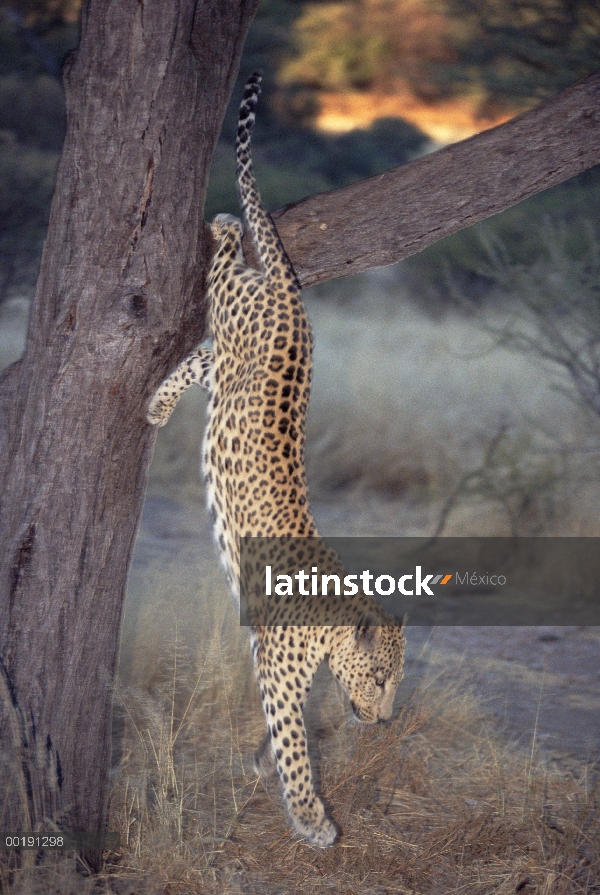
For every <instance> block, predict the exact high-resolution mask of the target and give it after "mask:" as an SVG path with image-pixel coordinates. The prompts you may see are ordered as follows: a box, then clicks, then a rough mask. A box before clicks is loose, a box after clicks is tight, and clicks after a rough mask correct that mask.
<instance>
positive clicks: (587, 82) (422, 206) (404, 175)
mask: <svg viewBox="0 0 600 895" xmlns="http://www.w3.org/2000/svg"><path fill="white" fill-rule="evenodd" d="M599 163H600V71H598V72H595V73H594V74H592V75H589V76H588V77H587V78H584V79H583V80H581V81H578V82H577V83H576V84H574V85H572V86H571V87H568V88H567V89H566V90H563V91H562V92H561V93H559V94H558V95H557V96H555V97H553V98H552V99H550V100H548V101H547V102H545V103H543V104H542V105H540V106H538V107H537V108H535V109H533V110H532V111H530V112H525V113H524V114H523V115H520V116H519V117H517V118H513V119H512V121H509V122H507V123H506V124H502V125H500V126H499V127H495V128H493V129H492V130H488V131H484V132H483V133H481V134H477V136H475V137H471V138H470V139H468V140H463V141H462V142H460V143H455V144H453V145H451V146H447V147H445V148H444V149H440V150H439V151H438V152H435V153H432V154H431V155H428V156H425V157H424V158H420V159H418V160H417V161H414V162H411V163H410V164H408V165H402V166H401V167H399V168H393V169H392V170H390V171H386V172H385V173H384V174H379V175H377V176H376V177H371V178H369V179H368V180H363V181H360V183H355V184H352V185H351V186H347V187H344V188H343V189H340V190H334V191H332V192H329V193H320V194H318V195H316V196H311V197H309V198H308V199H304V200H302V201H301V202H297V203H296V204H294V205H289V206H286V207H285V208H282V209H280V210H279V211H276V212H274V214H273V219H274V220H275V222H276V224H277V229H278V230H279V234H280V236H281V239H282V240H283V243H284V245H285V248H286V250H287V252H288V254H289V256H290V259H291V261H292V263H293V265H294V267H295V268H296V273H297V274H298V277H299V279H300V282H301V283H302V285H303V286H312V285H314V284H315V283H320V282H322V281H324V280H329V279H333V278H335V277H342V276H346V275H348V274H352V273H359V272H360V271H363V270H369V269H370V268H372V267H382V266H384V265H386V264H393V263H394V262H396V261H401V260H402V259H403V258H407V257H408V256H409V255H413V254H415V253H416V252H420V251H421V250H422V249H424V248H426V247H427V246H429V245H432V243H434V242H437V241H438V240H440V239H443V238H444V237H445V236H449V235H450V234H451V233H456V231H457V230H462V229H463V228H464V227H469V226H470V225H471V224H474V223H476V222H477V221H482V220H485V218H488V217H491V216H492V215H494V214H497V213H498V212H499V211H504V210H505V209H506V208H509V207H510V206H511V205H516V203H517V202H521V201H522V200H523V199H527V198H528V197H529V196H533V195H534V194H535V193H539V192H541V191H542V190H546V189H548V188H549V187H552V186H556V185H557V184H559V183H562V182H563V181H564V180H567V179H568V178H569V177H573V176H575V175H576V174H580V173H581V172H582V171H585V170H586V169H588V168H591V167H593V166H594V165H597V164H599ZM251 254H252V253H251V251H250V250H249V255H251Z"/></svg>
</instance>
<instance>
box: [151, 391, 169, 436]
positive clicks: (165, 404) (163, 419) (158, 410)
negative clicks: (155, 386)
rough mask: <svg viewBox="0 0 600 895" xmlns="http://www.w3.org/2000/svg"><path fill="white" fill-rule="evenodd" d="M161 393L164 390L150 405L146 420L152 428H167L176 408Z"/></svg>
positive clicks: (158, 392)
mask: <svg viewBox="0 0 600 895" xmlns="http://www.w3.org/2000/svg"><path fill="white" fill-rule="evenodd" d="M161 392H162V389H159V390H158V391H157V392H156V394H155V395H154V397H153V398H152V400H151V401H150V404H149V405H148V412H147V414H146V419H147V420H148V422H149V423H150V425H151V426H158V427H160V426H165V425H166V424H167V423H168V422H169V417H170V416H171V414H172V413H173V408H174V407H175V404H174V403H173V402H170V401H169V400H168V399H167V398H166V396H165V395H163V394H161Z"/></svg>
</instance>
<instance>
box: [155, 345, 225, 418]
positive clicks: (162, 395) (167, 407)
mask: <svg viewBox="0 0 600 895" xmlns="http://www.w3.org/2000/svg"><path fill="white" fill-rule="evenodd" d="M213 364H214V359H213V353H212V351H210V350H209V349H208V348H198V350H197V351H194V353H193V354H190V356H189V357H186V359H185V360H184V361H182V362H181V363H180V364H179V366H178V367H177V369H176V370H175V371H174V372H173V373H171V375H170V376H167V378H166V379H164V380H163V381H162V382H161V384H160V385H159V387H158V388H157V390H156V392H155V393H154V395H153V397H152V400H151V401H150V404H149V406H148V413H147V414H146V419H147V420H148V422H149V423H150V424H151V425H152V426H159V427H160V426H164V425H166V423H167V422H168V420H169V417H170V416H171V414H172V413H173V411H174V410H175V407H176V405H177V403H178V401H179V399H180V398H181V396H182V394H183V393H184V391H186V389H188V388H189V387H190V386H191V385H199V386H200V387H201V388H205V389H207V390H208V391H210V382H211V373H212V369H213Z"/></svg>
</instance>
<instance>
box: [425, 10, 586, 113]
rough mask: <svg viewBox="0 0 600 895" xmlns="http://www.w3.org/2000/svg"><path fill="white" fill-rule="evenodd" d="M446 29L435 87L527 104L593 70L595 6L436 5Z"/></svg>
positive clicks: (511, 102)
mask: <svg viewBox="0 0 600 895" xmlns="http://www.w3.org/2000/svg"><path fill="white" fill-rule="evenodd" d="M438 3H439V8H440V10H442V11H443V12H445V13H446V14H447V15H448V16H449V17H450V18H451V20H452V22H453V28H452V34H451V43H452V47H453V49H454V53H455V61H454V63H453V64H450V65H448V64H445V65H438V66H437V76H438V78H439V80H440V81H441V82H442V83H445V84H447V85H450V84H452V85H454V86H453V89H454V90H459V91H460V90H465V89H476V90H478V91H481V92H482V93H483V94H484V96H485V97H486V98H487V99H488V100H490V101H493V102H495V103H498V102H503V103H508V104H510V105H511V106H512V107H514V104H515V101H517V102H519V101H520V102H521V103H522V104H524V105H531V100H532V99H536V100H539V99H541V98H543V97H546V96H550V95H552V94H554V93H557V92H558V91H559V90H562V89H563V87H566V86H567V85H568V84H572V83H573V82H574V81H576V80H578V79H579V78H582V77H583V76H584V75H587V74H589V73H590V72H592V71H596V70H597V69H599V68H600V4H599V3H598V0H438Z"/></svg>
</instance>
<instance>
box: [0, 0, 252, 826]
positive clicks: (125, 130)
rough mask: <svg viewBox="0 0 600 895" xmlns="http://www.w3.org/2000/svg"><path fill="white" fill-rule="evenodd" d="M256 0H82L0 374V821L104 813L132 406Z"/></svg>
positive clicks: (194, 246)
mask: <svg viewBox="0 0 600 895" xmlns="http://www.w3.org/2000/svg"><path fill="white" fill-rule="evenodd" d="M256 6H257V0H204V2H198V0H180V2H179V3H173V4H172V3H165V2H163V0H144V2H141V0H139V2H137V3H123V2H110V3H109V2H106V0H88V2H87V3H86V4H85V7H84V10H83V14H82V30H81V43H80V47H79V49H78V50H77V53H76V54H75V56H74V57H73V59H72V60H71V62H70V64H68V67H67V69H66V71H65V89H66V94H67V109H68V131H67V137H66V141H65V146H64V151H63V156H62V161H61V164H60V168H59V172H58V179H57V184H56V191H55V195H54V202H53V205H52V213H51V218H50V226H49V231H48V237H47V240H46V244H45V247H44V253H43V258H42V265H41V271H40V276H39V281H38V287H37V293H36V297H35V302H34V305H33V310H32V316H31V321H30V326H29V335H28V340H27V347H26V352H25V355H24V357H23V358H22V359H21V360H20V361H19V362H18V363H17V364H15V365H13V367H11V368H9V370H8V371H7V372H6V374H5V376H4V377H3V379H2V380H1V382H0V420H1V424H0V458H1V469H0V489H1V492H0V493H1V495H2V498H1V500H2V502H1V504H0V563H1V565H0V703H2V704H1V705H0V756H3V758H4V761H5V763H6V760H7V757H8V760H9V762H10V761H11V760H12V762H13V764H12V766H10V767H7V766H6V764H5V767H4V771H5V774H4V775H3V776H4V777H5V779H6V774H7V773H8V775H9V776H11V777H12V781H13V783H16V789H17V790H19V791H20V804H18V805H16V804H15V802H14V800H13V802H12V804H11V811H12V813H11V814H10V815H9V817H2V818H1V823H0V827H1V828H2V829H5V830H6V829H10V828H11V827H12V828H13V829H15V830H16V829H32V828H34V827H35V825H37V824H39V823H40V822H42V821H43V819H44V818H50V819H52V820H55V821H58V822H60V824H61V826H63V827H64V828H65V829H67V830H71V831H84V832H88V833H96V832H99V831H102V829H103V827H104V824H105V820H106V807H107V780H108V771H109V763H110V735H111V724H110V721H111V704H112V697H111V685H112V681H113V676H114V671H115V664H116V659H117V650H118V640H119V627H120V619H121V610H122V605H123V598H124V591H125V584H126V577H127V569H128V565H129V561H130V558H131V553H132V548H133V543H134V538H135V534H136V530H137V526H138V520H139V518H140V514H141V509H142V504H143V500H144V490H145V485H146V478H147V473H148V467H149V463H150V459H151V455H152V449H153V443H154V437H155V436H154V433H153V430H152V429H151V428H150V427H149V426H148V424H147V423H146V420H145V409H146V405H147V403H148V399H149V397H150V395H151V394H152V391H153V389H154V388H155V387H156V385H157V384H158V382H159V381H160V379H161V378H162V377H163V376H164V375H165V373H166V371H167V369H168V368H169V365H170V361H171V359H172V358H173V356H174V355H175V356H178V357H179V356H181V355H182V354H184V353H185V352H186V351H188V350H190V349H191V348H192V346H194V345H196V344H197V343H198V342H199V341H200V340H201V339H202V337H203V333H204V328H205V317H206V307H205V304H204V302H203V300H202V297H203V292H204V288H203V287H204V275H205V270H206V261H207V258H208V256H209V254H210V245H209V241H208V240H207V236H206V232H205V229H204V227H203V218H204V215H203V208H204V197H205V191H206V184H207V174H208V169H209V165H210V161H211V157H212V153H213V149H214V146H215V143H216V141H217V139H218V135H219V132H220V128H221V124H222V119H223V116H224V112H225V108H226V105H227V101H228V99H229V96H230V92H231V90H232V87H233V83H234V79H235V76H236V73H237V70H238V66H239V59H240V56H241V50H242V46H243V42H244V38H245V35H246V31H247V28H248V26H249V24H250V21H251V19H252V16H253V15H254V12H255V9H256ZM0 770H2V769H0Z"/></svg>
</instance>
